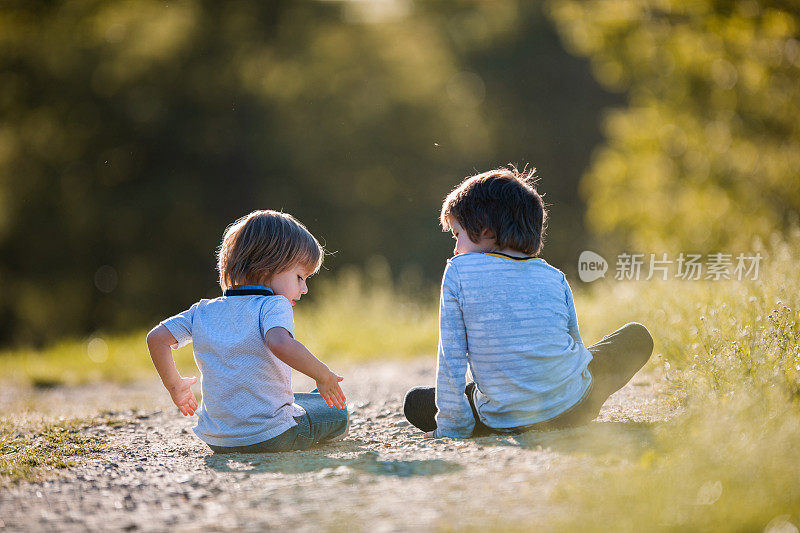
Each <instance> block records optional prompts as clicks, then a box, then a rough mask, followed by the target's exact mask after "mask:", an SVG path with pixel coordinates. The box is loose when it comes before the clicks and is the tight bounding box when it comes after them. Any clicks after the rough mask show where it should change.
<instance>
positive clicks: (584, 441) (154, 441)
mask: <svg viewBox="0 0 800 533" xmlns="http://www.w3.org/2000/svg"><path fill="white" fill-rule="evenodd" d="M342 372H343V374H344V375H345V376H346V381H345V382H344V383H343V385H345V386H346V387H345V391H346V393H347V395H348V399H349V401H350V408H351V410H352V415H351V419H352V426H351V431H350V436H349V438H347V439H345V440H344V441H342V442H338V443H334V444H329V445H325V446H322V447H318V448H314V449H312V450H309V451H306V452H291V453H284V454H273V455H269V454H262V455H238V454H237V455H229V456H215V455H213V454H211V453H210V450H209V449H208V448H207V447H206V446H205V445H204V444H202V443H201V442H200V441H199V440H198V439H197V438H196V437H195V436H194V434H193V433H192V432H191V427H192V426H193V425H194V421H193V419H189V418H184V417H182V416H181V415H180V413H179V412H178V411H177V410H176V409H174V408H173V407H172V406H171V404H170V403H169V397H168V395H167V394H166V392H165V391H163V390H162V389H160V386H159V385H158V384H156V383H143V384H136V385H131V386H125V387H119V386H114V385H102V386H92V387H86V388H77V389H54V390H50V391H43V392H38V393H32V392H30V391H27V392H26V391H23V390H19V389H17V390H13V389H10V388H5V389H4V392H3V393H2V394H0V412H4V413H5V412H14V411H19V410H20V409H29V410H37V411H41V412H46V413H49V414H50V415H59V414H61V415H64V416H81V415H88V414H96V413H97V412H98V411H99V410H112V411H114V417H115V418H117V419H118V420H121V421H122V422H123V424H122V425H121V426H119V427H110V426H98V427H94V428H92V429H90V430H88V431H89V432H93V433H96V434H98V435H100V436H101V437H102V438H103V440H104V441H105V443H106V448H105V451H104V452H102V453H101V454H100V455H99V457H97V458H96V459H91V460H88V461H86V462H85V463H84V464H82V465H81V466H80V467H77V468H74V469H72V470H70V471H68V472H66V473H65V474H64V475H62V476H60V477H57V478H55V479H52V480H49V481H46V482H43V483H23V484H20V485H17V486H12V487H6V488H3V489H0V529H3V528H4V527H5V528H7V529H9V530H19V529H22V530H57V531H61V530H68V531H76V530H109V529H110V530H137V529H145V530H170V531H176V530H177V531H200V530H219V529H243V530H252V531H258V530H264V529H279V530H291V531H320V530H348V531H398V530H412V529H418V528H419V527H425V528H426V529H427V528H431V527H437V526H441V527H447V526H449V525H451V526H453V527H454V528H456V527H459V526H460V525H463V524H465V523H469V524H474V525H478V526H480V525H491V524H498V523H503V524H509V525H517V526H520V527H525V528H528V527H532V528H539V529H541V528H544V529H546V526H547V525H548V524H549V523H550V521H551V520H552V518H553V517H554V516H558V514H559V513H563V512H564V511H565V510H563V509H560V508H559V505H558V503H557V500H558V498H554V497H552V496H553V494H552V493H553V490H554V488H556V487H557V485H558V483H559V480H560V479H564V478H565V477H566V476H568V475H572V474H571V473H572V472H574V469H589V468H592V467H593V466H592V465H593V464H595V462H596V461H599V460H602V458H603V457H604V456H606V455H607V454H610V453H613V454H614V456H615V457H622V459H623V460H625V459H627V458H629V459H631V460H636V459H637V458H638V455H639V453H640V451H641V450H642V448H643V447H644V446H646V445H647V442H648V438H649V435H650V434H651V432H652V425H653V423H654V422H657V421H659V420H663V419H664V418H666V417H668V416H670V414H671V412H670V411H669V410H668V408H667V407H666V406H665V403H664V402H663V401H660V399H659V398H660V396H661V395H662V394H663V393H662V392H661V389H662V388H663V387H662V386H661V385H660V384H659V383H658V381H657V380H656V379H655V378H653V377H652V376H643V375H640V376H637V377H636V378H634V380H633V382H632V383H631V384H629V385H628V386H627V387H626V388H625V389H623V390H622V391H620V392H619V393H617V394H616V395H614V396H613V397H612V398H611V400H610V401H609V402H608V403H607V404H606V407H605V408H604V410H603V412H602V413H601V416H600V418H599V419H598V421H596V422H594V423H592V424H591V425H589V426H587V427H585V428H578V429H573V430H562V431H554V432H549V433H529V434H527V435H524V436H521V437H486V438H481V439H474V440H470V441H457V440H450V439H441V440H434V439H425V438H423V436H422V434H421V433H420V432H419V431H417V430H415V429H414V428H412V427H409V426H408V424H407V422H405V420H404V418H403V417H402V414H401V401H402V397H403V394H404V393H405V391H406V390H407V389H408V388H410V387H411V386H413V385H419V384H432V383H433V361H431V360H430V359H425V360H418V361H410V362H409V361H405V362H382V363H374V364H369V365H361V366H359V367H354V368H352V369H342ZM309 388H310V382H309V381H307V380H305V379H299V378H298V379H295V389H296V390H309Z"/></svg>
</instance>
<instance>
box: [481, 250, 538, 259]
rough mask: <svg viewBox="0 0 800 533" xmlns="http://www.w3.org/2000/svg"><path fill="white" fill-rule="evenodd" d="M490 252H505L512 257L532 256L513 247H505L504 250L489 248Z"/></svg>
mask: <svg viewBox="0 0 800 533" xmlns="http://www.w3.org/2000/svg"><path fill="white" fill-rule="evenodd" d="M488 252H489V253H496V254H504V255H510V256H511V257H531V256H530V255H528V254H524V253H522V252H520V251H519V250H514V249H512V248H503V249H502V250H488Z"/></svg>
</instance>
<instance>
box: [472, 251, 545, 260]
mask: <svg viewBox="0 0 800 533" xmlns="http://www.w3.org/2000/svg"><path fill="white" fill-rule="evenodd" d="M483 253H484V254H486V255H491V256H492V257H500V258H502V259H511V260H512V261H530V260H532V259H535V260H537V261H544V259H542V258H541V257H514V256H511V255H506V254H500V253H494V252H483Z"/></svg>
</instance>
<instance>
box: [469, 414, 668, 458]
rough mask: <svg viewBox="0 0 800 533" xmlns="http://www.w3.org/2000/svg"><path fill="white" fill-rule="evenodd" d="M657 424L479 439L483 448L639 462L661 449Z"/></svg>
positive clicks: (606, 425) (598, 424)
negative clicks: (649, 453)
mask: <svg viewBox="0 0 800 533" xmlns="http://www.w3.org/2000/svg"><path fill="white" fill-rule="evenodd" d="M656 427H657V424H656V423H652V422H592V423H590V424H587V425H585V426H580V427H575V428H568V429H557V430H552V431H529V432H527V433H522V434H519V435H508V436H506V435H492V436H489V437H481V438H478V439H475V441H476V442H477V443H479V444H480V445H481V446H517V447H521V448H528V449H539V448H542V449H550V450H553V451H555V452H558V453H561V454H565V455H590V456H594V457H617V458H621V459H622V458H635V457H638V456H640V455H641V454H643V453H644V452H646V451H648V450H652V449H653V448H656V447H657V444H656V439H655V435H654V432H655V429H656Z"/></svg>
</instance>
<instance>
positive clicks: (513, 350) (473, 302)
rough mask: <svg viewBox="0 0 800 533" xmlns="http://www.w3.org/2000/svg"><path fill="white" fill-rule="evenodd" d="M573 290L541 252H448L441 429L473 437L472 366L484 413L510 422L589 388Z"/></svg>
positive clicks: (571, 401)
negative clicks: (451, 254) (469, 377)
mask: <svg viewBox="0 0 800 533" xmlns="http://www.w3.org/2000/svg"><path fill="white" fill-rule="evenodd" d="M591 359H592V356H591V354H590V353H589V350H587V349H586V347H585V346H584V345H583V341H582V340H581V336H580V332H579V330H578V319H577V315H576V313H575V303H574V301H573V297H572V291H571V289H570V287H569V284H568V283H567V280H566V278H565V277H564V274H563V273H562V272H561V271H560V270H558V269H557V268H554V267H552V266H550V265H549V264H547V262H546V261H544V260H543V259H538V258H526V259H514V258H511V257H509V256H505V255H502V254H493V253H467V254H461V255H458V256H456V257H453V258H452V259H450V260H448V262H447V267H446V268H445V271H444V278H443V280H442V292H441V300H440V305H439V353H438V366H437V375H436V405H437V407H438V409H439V412H438V414H437V415H436V424H437V429H436V433H435V435H436V436H437V437H456V438H467V437H469V436H470V435H471V434H472V430H473V428H474V426H475V421H474V418H473V415H472V410H471V408H470V406H469V403H468V401H467V397H466V395H465V394H464V388H465V386H466V382H467V378H466V373H467V369H469V370H470V371H471V373H472V377H473V379H474V380H475V384H476V385H477V388H478V392H477V393H476V397H475V404H476V408H477V410H478V414H479V417H480V419H481V421H482V422H483V423H484V424H486V425H487V426H489V427H492V428H497V429H508V428H516V427H519V426H524V425H528V424H533V423H536V422H542V421H545V420H549V419H551V418H553V417H555V416H557V415H559V414H561V413H562V412H564V411H566V410H567V409H569V408H570V407H572V406H573V405H575V404H576V403H577V402H578V401H579V400H580V399H581V398H582V397H583V396H584V394H585V393H586V392H587V391H588V390H589V387H590V385H591V380H592V377H591V375H590V374H589V370H588V368H587V365H588V364H589V361H591Z"/></svg>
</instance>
